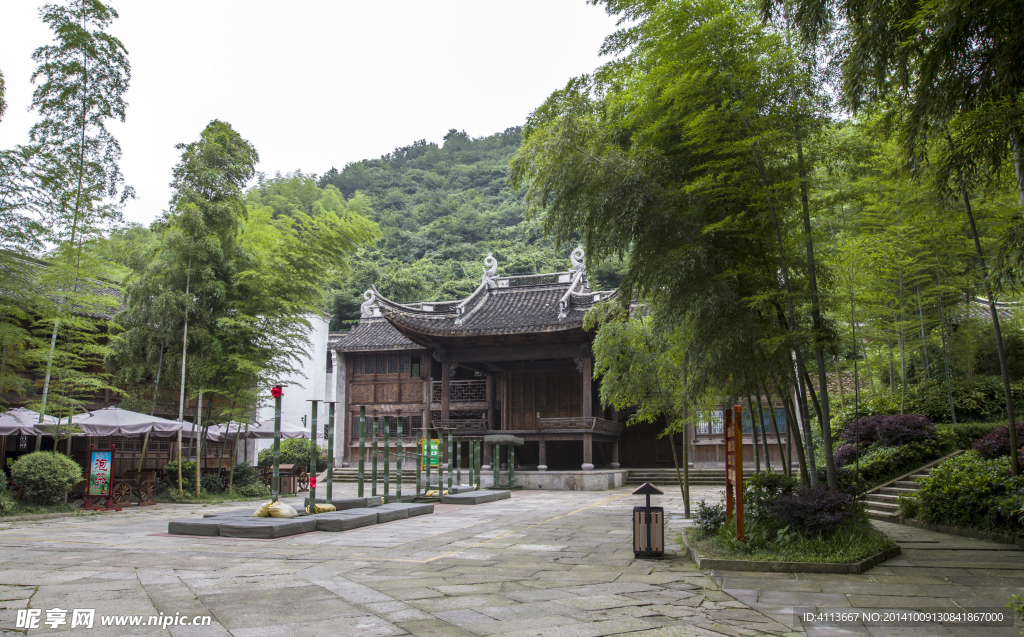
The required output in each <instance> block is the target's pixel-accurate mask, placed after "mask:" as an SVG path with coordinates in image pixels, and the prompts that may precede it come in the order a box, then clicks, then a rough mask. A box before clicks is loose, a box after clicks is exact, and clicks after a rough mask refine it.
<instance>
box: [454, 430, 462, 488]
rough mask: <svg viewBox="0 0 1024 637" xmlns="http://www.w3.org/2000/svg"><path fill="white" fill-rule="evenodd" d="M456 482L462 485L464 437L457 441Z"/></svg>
mask: <svg viewBox="0 0 1024 637" xmlns="http://www.w3.org/2000/svg"><path fill="white" fill-rule="evenodd" d="M455 484H457V485H459V486H462V439H461V438H460V439H458V440H456V441H455Z"/></svg>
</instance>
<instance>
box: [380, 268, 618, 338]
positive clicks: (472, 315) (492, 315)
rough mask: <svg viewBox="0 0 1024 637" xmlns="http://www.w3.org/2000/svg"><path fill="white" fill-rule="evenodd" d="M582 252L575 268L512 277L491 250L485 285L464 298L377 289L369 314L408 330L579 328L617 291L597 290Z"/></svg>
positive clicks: (463, 332)
mask: <svg viewBox="0 0 1024 637" xmlns="http://www.w3.org/2000/svg"><path fill="white" fill-rule="evenodd" d="M577 252H578V254H579V258H578V259H576V258H574V261H573V266H574V269H573V270H570V271H568V272H554V273H550V274H534V275H528V276H509V277H499V276H496V275H495V273H494V272H495V270H496V269H497V266H496V263H495V262H494V261H493V258H492V257H490V256H489V257H488V259H491V261H490V263H491V264H492V267H491V269H490V270H486V269H485V271H484V276H483V280H482V282H481V283H480V287H478V288H477V289H476V291H475V292H473V294H471V295H470V296H468V297H467V298H465V299H463V300H462V301H442V302H437V303H429V302H422V303H413V304H401V303H395V302H394V301H391V300H390V299H387V298H385V297H384V296H383V295H381V294H380V292H378V291H377V290H376V289H372V290H370V291H368V293H367V295H366V298H367V302H366V303H365V304H364V311H365V313H364V316H382V317H384V318H386V319H387V320H388V321H390V322H391V323H393V324H394V325H395V326H396V327H398V329H399V330H401V331H402V332H403V333H406V334H411V333H412V334H414V333H419V334H432V335H436V336H471V335H472V336H477V335H480V336H482V335H499V334H516V333H524V332H554V331H563V330H571V329H578V328H580V327H581V326H582V325H583V316H584V315H585V314H586V312H587V310H589V309H590V308H591V307H593V305H594V304H595V303H598V302H601V301H604V300H607V299H609V298H611V297H613V296H615V295H616V291H614V290H610V291H593V290H591V289H590V287H589V285H588V284H587V277H586V270H585V268H584V267H583V264H582V256H583V253H582V250H578V251H577ZM575 256H576V253H574V257H575ZM485 263H487V261H485ZM363 320H364V321H365V320H367V319H365V318H364V319H363ZM413 337H414V338H415V336H413Z"/></svg>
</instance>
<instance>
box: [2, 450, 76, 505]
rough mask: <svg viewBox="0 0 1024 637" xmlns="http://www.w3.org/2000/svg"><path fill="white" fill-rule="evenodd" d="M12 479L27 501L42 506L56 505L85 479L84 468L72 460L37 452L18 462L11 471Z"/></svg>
mask: <svg viewBox="0 0 1024 637" xmlns="http://www.w3.org/2000/svg"><path fill="white" fill-rule="evenodd" d="M11 478H12V479H13V480H14V482H15V484H17V485H18V486H19V487H20V488H21V492H22V494H23V495H24V496H25V499H26V500H28V501H30V502H38V503H40V504H55V503H57V502H60V501H61V500H63V499H64V497H65V496H66V495H67V492H68V490H70V489H71V487H73V486H75V484H76V483H77V482H78V481H79V480H81V479H82V467H80V466H78V463H77V462H75V461H74V460H72V459H71V458H69V457H67V456H65V455H62V454H59V453H54V452H52V451H35V452H33V453H30V454H27V455H24V456H22V457H20V458H18V459H17V460H16V461H15V463H14V466H13V467H11Z"/></svg>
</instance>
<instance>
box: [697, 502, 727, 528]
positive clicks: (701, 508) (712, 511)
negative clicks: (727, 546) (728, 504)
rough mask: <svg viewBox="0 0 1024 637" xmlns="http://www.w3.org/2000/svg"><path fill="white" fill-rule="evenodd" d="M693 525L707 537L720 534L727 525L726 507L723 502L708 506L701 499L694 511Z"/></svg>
mask: <svg viewBox="0 0 1024 637" xmlns="http://www.w3.org/2000/svg"><path fill="white" fill-rule="evenodd" d="M693 523H694V524H696V525H697V528H698V529H699V530H700V533H701V534H702V535H703V536H705V537H707V536H711V535H714V534H716V533H718V530H719V529H720V528H722V525H723V524H725V505H724V504H722V503H721V502H715V503H712V504H708V503H707V501H705V500H704V499H703V498H701V501H700V502H698V503H697V506H696V508H695V509H694V511H693Z"/></svg>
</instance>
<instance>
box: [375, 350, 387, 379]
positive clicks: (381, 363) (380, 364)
mask: <svg viewBox="0 0 1024 637" xmlns="http://www.w3.org/2000/svg"><path fill="white" fill-rule="evenodd" d="M377 373H378V374H387V373H388V355H387V354H377Z"/></svg>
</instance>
